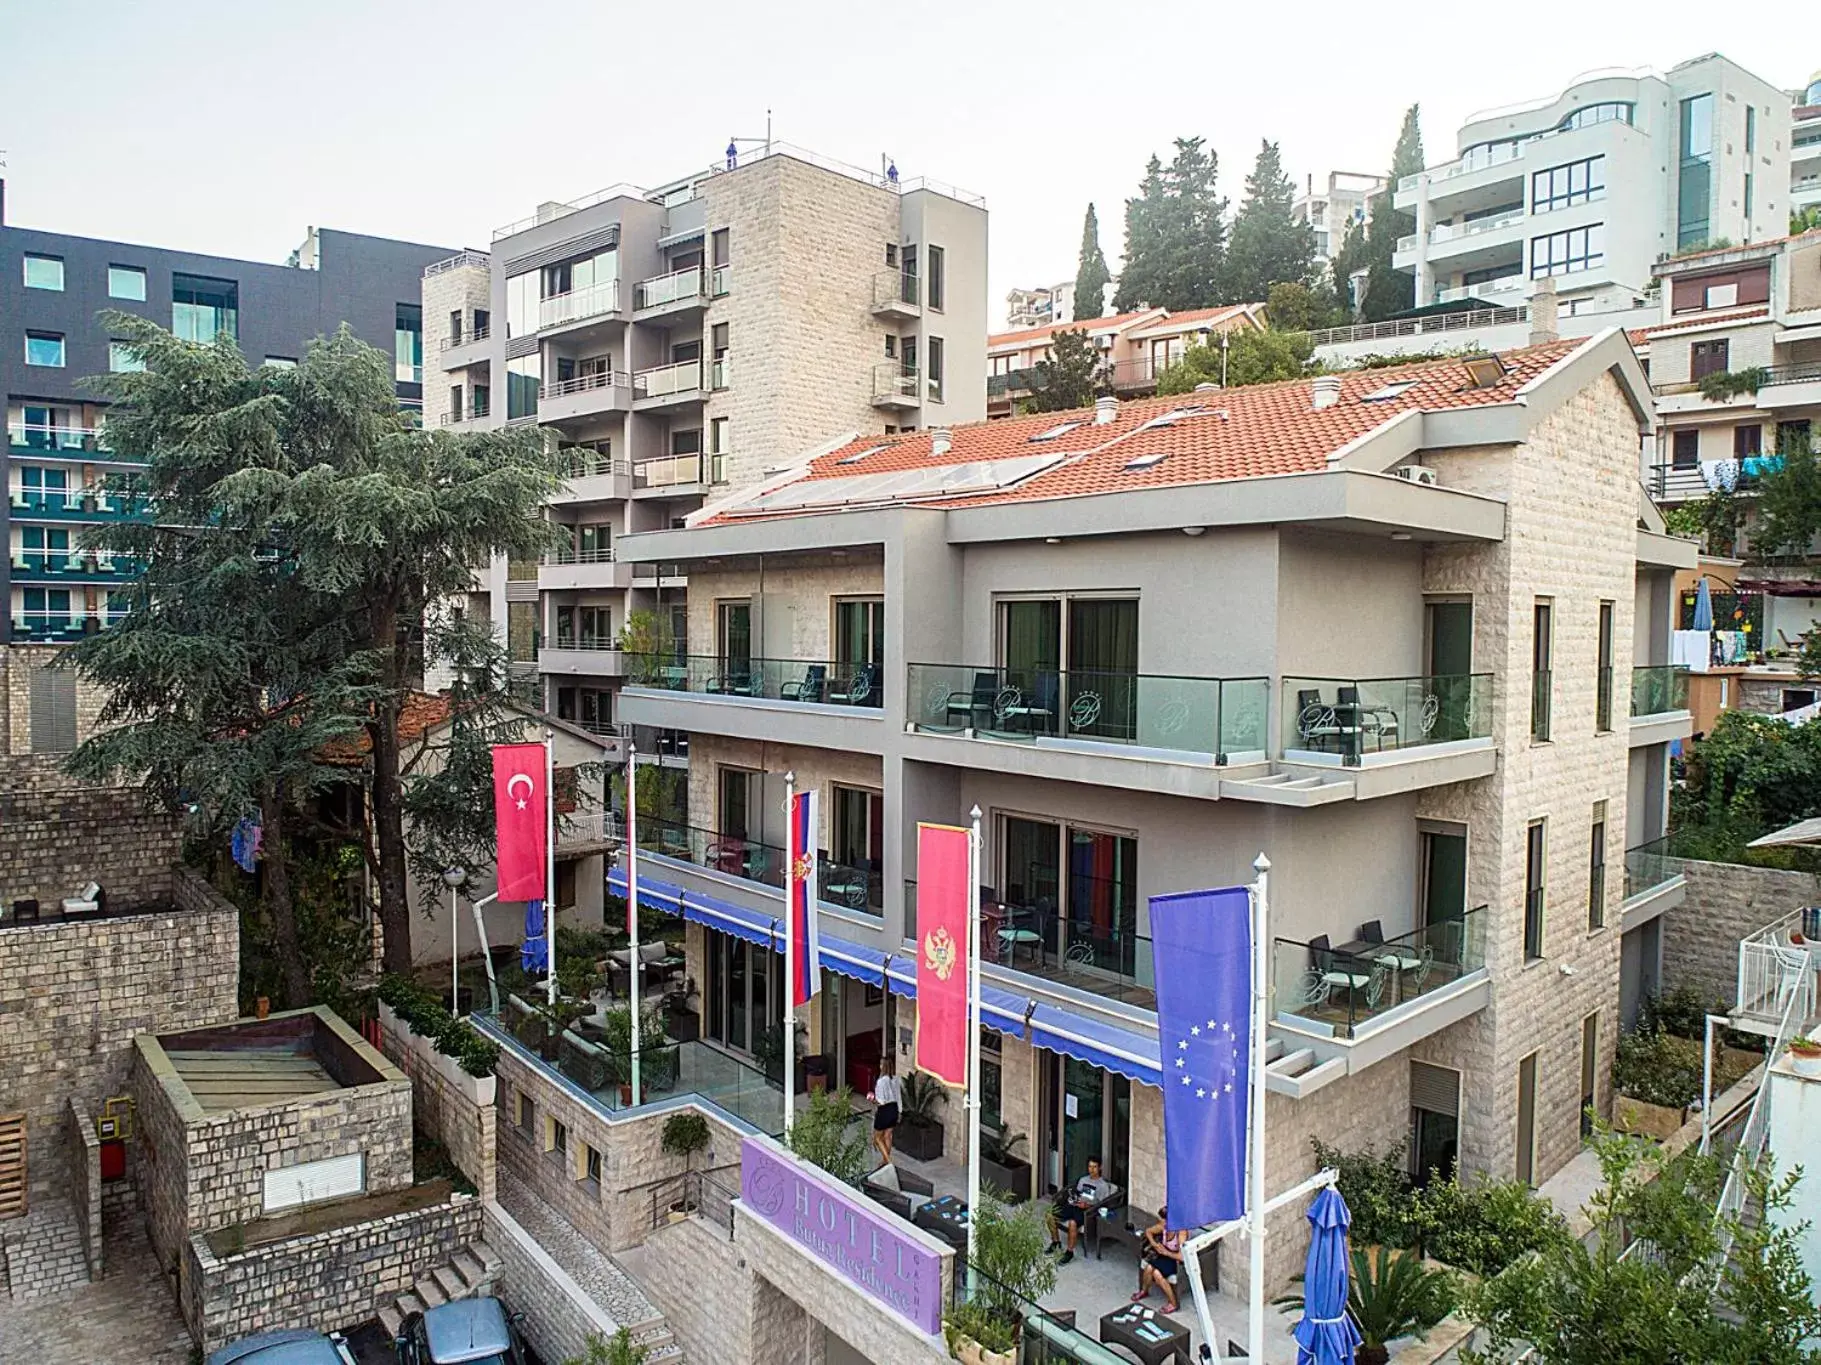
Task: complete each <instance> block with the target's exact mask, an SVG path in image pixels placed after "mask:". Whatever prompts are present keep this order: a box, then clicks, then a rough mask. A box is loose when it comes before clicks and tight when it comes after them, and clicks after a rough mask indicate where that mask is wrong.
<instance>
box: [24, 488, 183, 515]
mask: <svg viewBox="0 0 1821 1365" xmlns="http://www.w3.org/2000/svg"><path fill="white" fill-rule="evenodd" d="M8 502H9V503H10V505H11V507H12V515H13V520H15V521H66V522H83V523H98V522H116V521H144V520H146V519H148V518H149V517H150V516H151V508H150V505H149V504H148V503H147V502H146V501H145V500H144V499H143V498H130V497H125V496H122V495H119V494H113V493H102V494H96V493H91V492H88V491H86V490H85V491H81V492H74V493H38V492H29V493H28V492H24V491H21V490H19V489H14V490H13V493H12V496H11V497H10V498H9V499H8Z"/></svg>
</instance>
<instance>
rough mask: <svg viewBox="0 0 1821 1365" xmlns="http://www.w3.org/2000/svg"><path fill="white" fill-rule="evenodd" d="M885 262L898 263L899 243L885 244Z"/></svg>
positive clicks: (888, 263) (889, 263)
mask: <svg viewBox="0 0 1821 1365" xmlns="http://www.w3.org/2000/svg"><path fill="white" fill-rule="evenodd" d="M885 263H886V264H887V265H896V264H898V244H897V243H896V242H887V243H886V244H885Z"/></svg>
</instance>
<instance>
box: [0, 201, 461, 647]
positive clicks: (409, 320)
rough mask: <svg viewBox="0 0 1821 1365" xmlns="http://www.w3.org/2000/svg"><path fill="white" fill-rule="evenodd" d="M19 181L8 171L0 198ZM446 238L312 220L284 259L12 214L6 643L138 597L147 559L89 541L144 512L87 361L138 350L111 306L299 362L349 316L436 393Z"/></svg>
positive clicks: (57, 632)
mask: <svg viewBox="0 0 1821 1365" xmlns="http://www.w3.org/2000/svg"><path fill="white" fill-rule="evenodd" d="M3 205H4V186H3V185H0V206H3ZM448 254H449V249H448V248H447V247H435V246H422V245H418V244H416V243H413V242H399V241H392V240H390V239H387V238H383V237H367V236H363V235H361V234H358V233H351V232H337V231H335V230H333V229H330V228H321V229H318V228H312V229H310V232H309V236H308V238H307V239H306V241H305V242H304V244H303V245H302V246H301V247H299V248H298V250H297V251H296V252H294V253H293V254H292V258H291V261H290V262H289V263H288V264H285V265H269V264H264V263H260V262H256V261H237V260H229V259H226V258H223V257H219V256H204V255H199V254H197V253H195V252H188V251H175V250H169V249H166V248H163V247H146V246H137V245H134V244H131V243H126V242H109V241H101V240H98V239H95V238H89V237H72V236H68V235H66V234H64V233H58V232H41V231H38V230H36V229H32V228H22V227H12V226H7V225H5V223H4V220H3V215H0V317H3V318H5V319H6V320H7V323H6V325H7V329H8V330H9V332H10V335H9V336H8V337H7V338H6V343H5V346H4V348H3V349H0V391H3V392H4V394H5V396H6V425H7V445H6V455H5V462H4V471H5V476H6V477H5V485H6V489H7V499H6V504H5V506H4V508H0V531H3V532H4V535H5V540H6V545H7V550H8V553H7V556H6V559H5V560H4V561H0V598H4V599H5V601H6V602H7V605H8V611H7V613H6V616H5V618H4V619H0V642H7V641H12V642H17V643H27V642H46V641H52V642H54V641H67V640H71V639H76V638H79V637H80V636H81V635H82V634H84V633H85V632H87V631H91V630H95V629H98V628H100V627H102V626H104V625H106V624H107V623H108V622H109V621H110V620H111V619H113V618H114V616H115V615H116V614H117V613H119V612H122V611H124V610H125V604H124V601H123V594H122V592H121V588H122V586H123V585H124V584H125V583H126V582H127V581H128V580H129V579H130V578H131V577H132V574H133V567H132V566H131V565H129V564H127V563H125V562H123V561H121V560H119V559H116V558H113V557H111V556H108V555H106V554H96V553H91V552H87V551H85V550H84V549H83V548H82V533H83V531H84V529H85V528H87V527H89V526H93V525H96V524H98V523H103V522H106V521H110V520H116V519H119V518H123V517H130V516H134V515H138V514H139V513H140V512H141V511H142V510H143V509H141V508H139V507H138V505H137V503H136V500H135V494H134V490H133V482H134V470H135V468H136V465H135V463H134V462H133V461H132V460H131V459H130V458H129V456H130V452H125V451H116V450H111V449H109V448H108V444H107V439H106V435H105V432H104V431H103V421H104V414H105V405H104V404H103V403H101V402H99V401H98V400H97V398H96V395H95V394H93V393H92V392H89V391H88V390H86V389H85V388H84V387H83V385H82V382H81V381H82V379H83V378H84V377H85V376H87V375H93V374H102V373H105V372H107V371H109V370H118V369H120V368H121V367H123V366H125V365H128V364H130V363H132V362H131V360H130V358H129V357H128V356H126V355H125V353H124V352H123V350H122V349H121V348H120V347H119V346H118V345H116V344H114V343H113V342H112V341H110V339H109V337H108V334H107V331H106V329H105V328H104V327H103V326H102V325H101V323H100V322H99V321H98V320H97V316H96V315H97V314H98V313H100V312H101V311H103V310H106V309H117V310H120V311H122V312H127V313H137V314H139V315H140V316H142V317H146V318H149V319H151V320H152V321H153V322H156V323H158V324H159V325H160V326H163V327H168V328H170V329H171V330H172V331H173V332H175V333H176V334H177V335H178V336H180V337H184V338H186V339H188V340H191V341H211V340H213V339H214V338H215V337H217V336H219V335H222V334H224V333H225V334H226V335H228V336H229V337H232V338H234V340H235V341H236V342H237V343H238V344H239V346H240V349H241V350H242V351H243V352H244V353H245V354H246V356H247V358H248V360H249V362H250V363H253V364H258V363H261V362H262V361H263V362H264V363H266V364H275V365H288V364H295V363H296V362H297V359H298V357H299V356H301V355H302V354H303V351H304V347H305V346H306V345H307V344H308V343H309V341H310V340H311V338H313V337H317V336H321V335H325V334H327V333H329V332H332V331H334V330H335V328H336V327H338V326H340V325H341V324H342V323H343V322H346V323H347V324H348V325H349V326H350V327H352V328H353V329H354V332H355V334H356V335H358V336H359V337H360V338H361V339H362V340H364V341H366V342H368V343H370V344H372V345H374V346H378V347H380V348H381V349H383V350H386V351H390V352H392V354H393V356H394V357H395V361H396V365H397V372H396V378H397V387H398V398H399V402H400V404H402V405H404V406H406V407H408V408H416V407H417V406H418V405H419V404H420V402H421V399H422V383H423V323H422V319H421V316H420V310H419V303H418V283H417V281H418V276H419V274H420V273H421V272H422V270H423V268H424V266H425V264H426V263H428V262H430V261H433V260H436V259H438V258H440V257H444V256H447V255H448Z"/></svg>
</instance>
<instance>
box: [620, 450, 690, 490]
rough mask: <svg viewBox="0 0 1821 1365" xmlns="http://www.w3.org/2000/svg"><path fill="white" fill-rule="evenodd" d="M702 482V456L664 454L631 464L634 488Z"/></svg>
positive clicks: (675, 485) (677, 485)
mask: <svg viewBox="0 0 1821 1365" xmlns="http://www.w3.org/2000/svg"><path fill="white" fill-rule="evenodd" d="M701 482H702V456H700V455H666V456H663V457H661V458H659V459H656V460H640V461H639V462H638V464H636V465H634V466H633V470H632V485H633V487H634V488H680V487H684V486H686V485H690V484H699V483H701Z"/></svg>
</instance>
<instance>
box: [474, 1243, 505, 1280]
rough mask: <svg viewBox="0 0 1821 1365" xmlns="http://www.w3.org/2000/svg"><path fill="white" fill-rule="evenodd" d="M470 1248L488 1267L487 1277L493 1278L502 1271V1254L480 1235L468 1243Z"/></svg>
mask: <svg viewBox="0 0 1821 1365" xmlns="http://www.w3.org/2000/svg"><path fill="white" fill-rule="evenodd" d="M468 1250H469V1251H470V1252H472V1253H473V1254H474V1256H475V1257H476V1258H477V1259H478V1260H479V1261H480V1263H481V1264H482V1265H483V1266H485V1267H486V1268H487V1277H488V1278H489V1279H492V1278H493V1277H494V1276H496V1275H498V1274H499V1273H500V1254H499V1252H497V1251H495V1250H494V1249H493V1248H492V1247H490V1246H488V1245H487V1244H486V1243H485V1242H483V1241H481V1240H480V1239H479V1238H478V1237H477V1238H476V1239H475V1240H474V1241H472V1242H470V1243H468Z"/></svg>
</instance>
